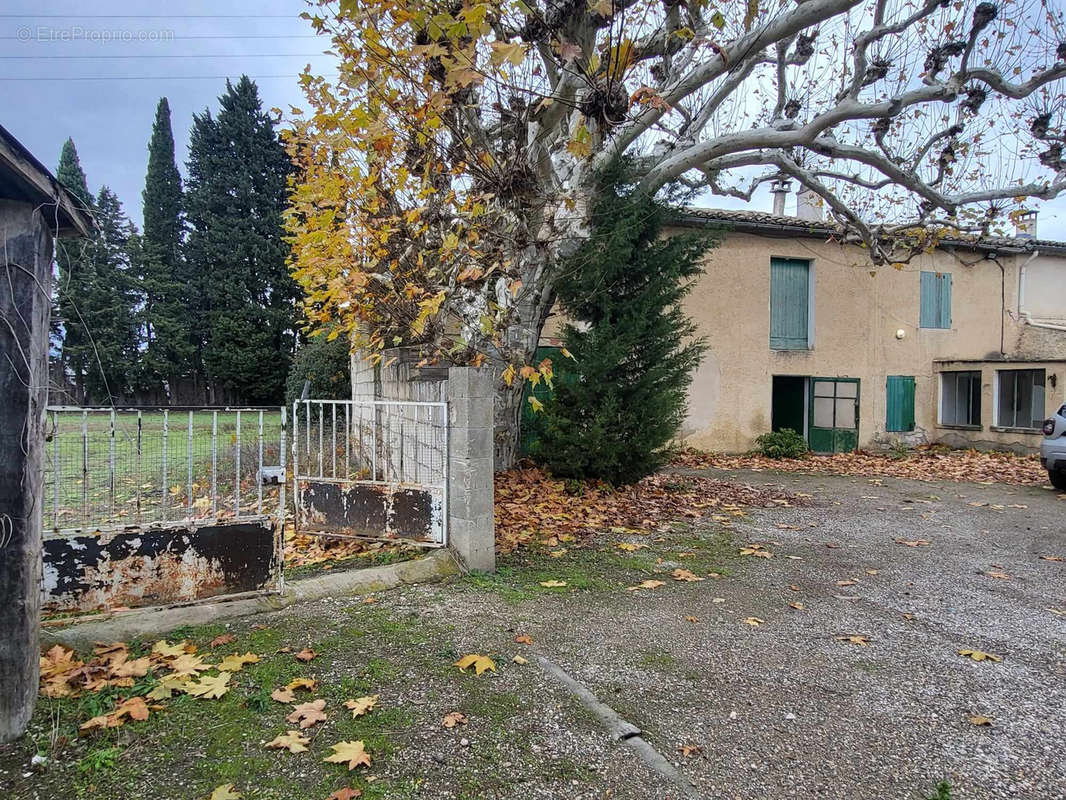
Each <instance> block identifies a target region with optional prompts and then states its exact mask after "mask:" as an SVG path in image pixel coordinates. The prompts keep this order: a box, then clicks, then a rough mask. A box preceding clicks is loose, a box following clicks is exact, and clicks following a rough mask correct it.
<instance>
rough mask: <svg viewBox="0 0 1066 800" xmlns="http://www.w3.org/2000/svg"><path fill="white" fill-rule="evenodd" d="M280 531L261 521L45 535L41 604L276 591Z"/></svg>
mask: <svg viewBox="0 0 1066 800" xmlns="http://www.w3.org/2000/svg"><path fill="white" fill-rule="evenodd" d="M277 534H278V529H277V522H276V520H273V519H264V520H259V521H249V520H244V521H240V522H234V523H231V524H217V525H205V526H203V527H199V528H190V527H185V526H181V527H153V528H143V529H136V530H126V531H122V532H115V533H101V534H98V535H94V534H78V535H71V536H57V537H52V538H48V539H46V540H45V541H44V542H43V560H44V576H43V577H44V580H43V583H42V606H43V608H45V609H47V610H48V611H50V612H58V611H95V610H99V609H110V608H117V607H128V608H136V607H144V606H159V605H170V604H174V603H186V602H193V601H196V600H203V599H205V598H209V597H217V596H219V595H231V594H238V593H242V592H254V591H271V590H277V589H278V588H279V581H280V575H281V569H280V566H281V565H280V562H279V548H278V544H277V541H278V540H277Z"/></svg>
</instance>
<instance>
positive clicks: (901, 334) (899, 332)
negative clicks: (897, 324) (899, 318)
mask: <svg viewBox="0 0 1066 800" xmlns="http://www.w3.org/2000/svg"><path fill="white" fill-rule="evenodd" d="M906 335H907V332H906V331H905V330H903V328H900V329H899V330H897V331H896V338H897V339H902V338H903V337H905V336H906Z"/></svg>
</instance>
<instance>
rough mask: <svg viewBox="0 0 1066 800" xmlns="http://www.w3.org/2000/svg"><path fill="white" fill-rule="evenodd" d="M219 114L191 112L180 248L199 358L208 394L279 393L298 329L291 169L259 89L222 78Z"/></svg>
mask: <svg viewBox="0 0 1066 800" xmlns="http://www.w3.org/2000/svg"><path fill="white" fill-rule="evenodd" d="M219 104H220V110H219V112H218V116H217V117H216V116H214V115H212V114H211V112H210V111H204V112H203V113H202V114H197V115H194V117H193V130H192V136H191V140H190V143H189V162H188V168H189V176H188V185H187V191H186V200H185V203H186V209H187V214H188V220H189V225H190V228H191V230H190V232H189V237H188V241H187V242H186V247H185V253H186V258H187V260H188V267H187V269H188V272H189V274H190V284H191V293H192V296H193V298H194V299H193V303H194V317H193V319H194V333H195V335H196V336H197V337H198V339H197V347H198V350H199V363H198V367H199V368H200V369H202V372H203V375H204V380H205V381H206V383H207V385H208V386H209V388H210V392H211V394H212V398H211V399H212V402H255V403H259V402H276V401H277V400H278V399H280V398H281V397H283V395H284V387H285V376H286V374H287V373H288V370H289V365H290V363H291V361H292V354H293V347H294V344H295V335H296V316H297V310H296V295H297V294H298V288H297V286H296V284H295V282H294V281H293V280H292V278H291V276H290V275H289V272H288V268H287V266H286V255H287V249H286V246H285V242H284V239H283V228H282V212H283V210H284V208H285V203H286V193H287V188H286V187H287V182H288V177H289V173H290V171H291V164H290V162H289V158H288V156H287V155H286V153H285V150H284V148H283V147H282V146H281V144H280V142H279V141H278V135H277V132H276V130H275V126H276V122H275V121H274V120H273V119H271V117H270V116H269V115H267V114H266V113H265V112H264V111H263V109H262V104H261V102H260V99H259V90H258V89H257V87H256V85H255V83H253V82H252V81H251V80H250V79H249V78H248V77H247V76H243V77H241V79H240V80H239V81H237V83H229V82H228V81H227V83H226V92H225V94H223V95H222V96H221V97H220V98H219Z"/></svg>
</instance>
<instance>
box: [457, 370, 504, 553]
mask: <svg viewBox="0 0 1066 800" xmlns="http://www.w3.org/2000/svg"><path fill="white" fill-rule="evenodd" d="M494 389H495V381H494V379H493V374H492V370H491V369H489V368H486V367H452V368H451V369H450V370H448V461H449V463H448V539H449V544H450V546H451V548H452V549H453V550H454V551H455V552H456V554H457V555H458V556H459V558H460V559H462V561H463V563H464V564H465V565H466V566H467V568H468V569H472V570H478V571H484V572H489V571H492V570H494V569H495V568H496V532H495V524H494V522H493V517H492V501H493V489H492V466H493V456H492V441H493V421H492V406H493V393H494Z"/></svg>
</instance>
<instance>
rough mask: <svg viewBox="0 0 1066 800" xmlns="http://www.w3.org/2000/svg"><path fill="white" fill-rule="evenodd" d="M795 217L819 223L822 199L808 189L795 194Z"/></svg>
mask: <svg viewBox="0 0 1066 800" xmlns="http://www.w3.org/2000/svg"><path fill="white" fill-rule="evenodd" d="M796 216H797V217H799V218H800V219H807V220H812V221H817V222H821V221H822V198H821V197H819V196H818V194H817V193H816V192H812V191H811V190H810V189H807V188H803V189H800V190H799V192H797V193H796Z"/></svg>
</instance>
